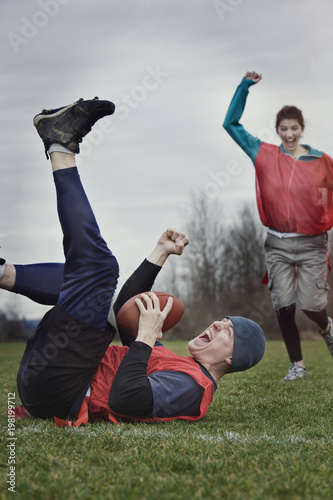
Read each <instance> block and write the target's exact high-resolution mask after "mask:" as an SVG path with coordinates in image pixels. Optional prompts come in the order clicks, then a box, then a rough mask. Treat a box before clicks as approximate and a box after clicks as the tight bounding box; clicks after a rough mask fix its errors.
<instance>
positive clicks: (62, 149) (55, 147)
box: [48, 142, 75, 155]
mask: <svg viewBox="0 0 333 500" xmlns="http://www.w3.org/2000/svg"><path fill="white" fill-rule="evenodd" d="M55 151H58V152H59V153H69V154H70V155H75V153H73V151H71V150H70V149H67V148H65V146H62V144H58V143H56V142H54V143H52V144H51V146H50V147H49V149H48V154H50V153H54V152H55Z"/></svg>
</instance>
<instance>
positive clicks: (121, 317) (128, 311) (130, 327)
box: [116, 291, 185, 336]
mask: <svg viewBox="0 0 333 500" xmlns="http://www.w3.org/2000/svg"><path fill="white" fill-rule="evenodd" d="M154 293H155V295H157V297H158V299H159V301H160V308H161V309H163V308H164V307H165V305H166V303H167V300H168V298H169V297H172V298H173V304H172V308H171V311H170V312H169V314H168V315H167V317H166V319H165V321H164V324H163V328H162V332H163V333H164V332H167V331H168V330H171V328H173V327H174V326H175V325H176V324H177V323H178V321H179V320H180V319H181V317H182V316H183V314H184V311H185V305H184V303H183V302H182V301H181V300H180V299H178V298H177V297H175V296H174V295H170V294H169V293H165V292H155V291H154ZM140 297H141V293H139V294H138V295H135V296H134V297H131V298H130V299H129V300H128V301H127V302H125V304H123V306H122V307H121V308H120V309H119V311H118V314H117V316H116V321H117V325H118V328H120V329H122V330H124V331H125V332H127V333H129V334H130V335H135V336H136V335H137V333H138V325H139V318H140V311H139V308H138V306H137V305H136V303H135V299H137V298H140ZM141 300H142V299H141ZM142 302H143V303H144V305H145V302H144V301H143V300H142Z"/></svg>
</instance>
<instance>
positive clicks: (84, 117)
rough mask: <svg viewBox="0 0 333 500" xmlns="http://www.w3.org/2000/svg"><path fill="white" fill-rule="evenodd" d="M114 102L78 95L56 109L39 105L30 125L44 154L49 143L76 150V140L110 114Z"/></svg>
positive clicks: (80, 138)
mask: <svg viewBox="0 0 333 500" xmlns="http://www.w3.org/2000/svg"><path fill="white" fill-rule="evenodd" d="M114 110H115V105H114V104H113V102H111V101H100V100H99V99H98V97H95V98H94V99H91V100H89V101H84V100H83V99H79V100H78V101H76V102H74V103H73V104H69V105H68V106H63V107H62V108H57V109H43V111H42V112H41V113H39V114H38V115H36V116H35V117H34V120H33V122H34V125H35V127H36V128H37V132H38V134H39V136H40V137H41V139H42V140H43V143H44V146H45V153H46V158H48V154H47V151H48V149H49V147H50V146H51V144H53V143H57V144H61V145H62V146H65V147H66V148H67V149H69V150H70V151H72V152H73V153H79V152H80V148H79V143H80V142H82V138H83V137H84V136H85V135H87V134H88V132H90V130H91V127H92V126H93V125H94V124H95V123H96V122H97V120H99V119H100V118H103V117H104V116H107V115H112V114H113V113H114Z"/></svg>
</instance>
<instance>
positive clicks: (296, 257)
mask: <svg viewBox="0 0 333 500" xmlns="http://www.w3.org/2000/svg"><path fill="white" fill-rule="evenodd" d="M265 260H266V266H267V270H268V287H269V289H270V291H271V299H272V303H273V307H274V309H275V310H278V309H281V307H286V306H289V305H291V304H294V303H295V302H296V299H297V300H298V301H299V304H300V307H301V309H305V310H307V311H321V310H322V309H324V308H325V306H326V304H327V291H328V283H327V276H328V263H327V238H326V234H325V233H322V234H318V235H315V236H296V237H290V238H279V237H277V236H274V235H273V234H270V233H268V235H267V238H266V241H265ZM296 266H297V267H296ZM296 269H297V272H296Z"/></svg>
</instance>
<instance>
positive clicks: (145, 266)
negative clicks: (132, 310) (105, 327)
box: [113, 259, 162, 315]
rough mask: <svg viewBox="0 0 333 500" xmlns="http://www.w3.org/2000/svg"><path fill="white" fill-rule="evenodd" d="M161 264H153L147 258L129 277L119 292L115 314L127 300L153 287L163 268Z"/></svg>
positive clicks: (115, 304)
mask: <svg viewBox="0 0 333 500" xmlns="http://www.w3.org/2000/svg"><path fill="white" fill-rule="evenodd" d="M161 269H162V268H161V266H158V265H156V264H153V263H152V262H149V261H148V260H147V259H145V260H144V261H143V262H142V264H141V265H140V266H139V267H138V268H137V269H136V270H135V271H134V273H133V274H132V276H130V278H128V280H127V281H126V283H125V284H124V286H123V287H122V289H121V290H120V292H119V295H118V297H117V300H116V301H115V303H114V306H113V310H114V313H115V315H117V312H118V311H119V309H120V308H121V306H122V305H123V304H125V302H127V301H128V300H129V299H130V298H131V297H134V295H137V294H138V293H143V292H148V291H149V290H151V289H152V286H153V284H154V281H155V279H156V277H157V275H158V273H159V272H160V270H161Z"/></svg>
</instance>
